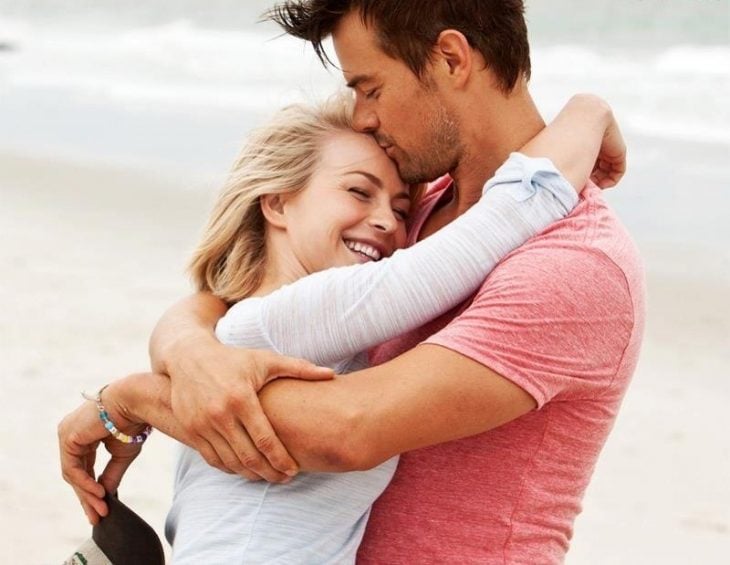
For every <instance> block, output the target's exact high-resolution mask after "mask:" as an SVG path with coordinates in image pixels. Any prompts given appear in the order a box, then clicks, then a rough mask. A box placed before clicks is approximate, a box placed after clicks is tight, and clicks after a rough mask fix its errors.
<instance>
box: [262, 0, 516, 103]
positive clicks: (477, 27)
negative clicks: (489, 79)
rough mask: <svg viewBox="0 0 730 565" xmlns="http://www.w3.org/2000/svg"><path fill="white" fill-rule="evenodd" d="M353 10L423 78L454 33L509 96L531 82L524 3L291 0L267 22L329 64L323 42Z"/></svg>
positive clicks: (387, 47) (392, 54) (511, 0)
mask: <svg viewBox="0 0 730 565" xmlns="http://www.w3.org/2000/svg"><path fill="white" fill-rule="evenodd" d="M353 10H358V11H359V12H360V16H361V18H362V21H363V22H364V23H366V24H367V25H371V26H373V29H374V30H375V32H376V33H377V37H378V40H379V43H380V48H381V49H382V50H383V52H384V53H385V54H387V55H389V56H390V57H393V58H395V59H400V60H402V61H403V62H404V63H405V64H406V65H408V67H409V68H410V69H411V70H412V71H413V72H414V73H415V74H416V76H418V77H422V76H423V71H424V69H425V67H426V64H427V63H428V61H429V57H430V56H431V53H432V49H433V47H434V45H435V44H436V40H437V39H438V36H439V34H440V33H441V32H442V31H444V30H445V29H454V30H457V31H460V32H461V33H463V34H464V36H465V37H466V39H467V40H468V41H469V44H470V45H471V46H472V47H473V48H474V49H476V50H477V51H479V52H480V53H481V54H482V56H483V57H484V60H485V61H486V64H487V66H488V67H489V68H490V69H491V70H492V72H493V73H494V74H495V76H496V77H497V79H498V80H499V84H500V87H501V89H502V90H503V91H504V92H506V93H508V92H511V91H512V89H513V88H514V87H515V84H516V83H517V81H518V80H519V79H520V78H521V76H524V77H525V78H527V79H529V78H530V46H529V43H528V41H527V25H526V24H525V17H524V13H525V6H524V2H523V1H522V0H289V1H286V2H283V3H281V4H278V5H277V6H275V7H274V8H272V9H271V10H270V11H269V12H268V13H267V14H266V17H267V18H269V19H271V20H273V21H275V22H277V23H278V24H279V25H281V27H283V28H284V30H285V31H286V32H287V33H288V34H290V35H293V36H295V37H299V38H301V39H305V40H307V41H309V42H311V43H312V46H313V47H314V50H315V52H316V53H317V56H318V57H319V58H320V60H321V61H322V63H323V64H324V65H327V64H328V63H330V60H329V58H328V56H327V54H326V53H325V51H324V47H323V46H322V42H323V41H324V39H325V38H326V37H327V36H329V35H331V34H332V31H333V30H334V29H335V27H336V26H337V24H338V23H339V21H340V19H341V18H342V17H343V16H345V15H346V14H348V13H350V12H351V11H353Z"/></svg>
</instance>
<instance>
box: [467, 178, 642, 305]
mask: <svg viewBox="0 0 730 565" xmlns="http://www.w3.org/2000/svg"><path fill="white" fill-rule="evenodd" d="M644 293H645V290H644V272H643V264H642V261H641V257H640V255H639V251H638V249H637V247H636V245H635V243H634V241H633V239H632V238H631V236H630V235H629V233H628V231H627V230H626V228H625V227H624V226H623V224H622V223H621V222H620V220H619V219H618V217H617V216H616V214H615V213H614V212H613V211H612V210H611V209H610V208H609V207H608V205H607V204H606V203H605V202H604V201H603V199H602V198H601V195H600V193H599V192H598V191H596V192H594V193H589V194H587V195H586V197H584V198H582V199H581V202H580V204H579V205H578V207H576V209H575V210H574V211H573V212H572V213H571V214H570V215H569V216H568V217H566V218H564V219H563V220H560V221H558V222H555V223H554V224H553V225H551V226H550V227H549V228H547V229H546V230H545V231H543V232H542V233H541V234H539V235H537V236H536V237H534V238H532V239H531V240H529V241H528V242H527V243H525V244H524V245H523V246H522V247H519V248H518V249H516V250H515V251H513V252H512V253H511V254H510V255H508V256H507V257H506V258H505V259H504V260H503V261H502V262H501V263H500V264H499V265H498V266H497V267H496V268H495V270H494V271H493V272H492V274H491V275H490V276H489V277H488V278H487V279H486V280H485V282H484V284H483V285H482V286H481V288H480V289H479V291H478V292H477V294H476V297H475V299H474V302H473V304H474V305H479V304H485V303H494V302H495V301H496V302H497V303H499V304H505V300H504V299H505V297H513V298H514V303H515V304H517V303H520V302H521V301H523V300H525V301H529V302H530V304H531V305H532V306H533V307H534V308H535V309H536V310H539V309H540V307H544V308H546V309H549V310H554V309H555V308H556V307H558V305H559V304H560V303H561V302H562V303H564V304H567V305H568V306H569V307H571V308H575V307H579V308H578V309H579V310H581V311H583V312H585V311H587V310H589V309H590V308H591V307H596V308H600V307H605V306H609V305H610V306H611V307H615V308H620V309H625V308H626V309H630V310H642V309H643V307H644V306H643V304H644Z"/></svg>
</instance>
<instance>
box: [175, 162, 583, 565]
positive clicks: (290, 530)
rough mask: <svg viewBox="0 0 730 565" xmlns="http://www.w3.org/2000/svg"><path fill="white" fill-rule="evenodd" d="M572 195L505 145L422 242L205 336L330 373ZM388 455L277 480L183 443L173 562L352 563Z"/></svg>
mask: <svg viewBox="0 0 730 565" xmlns="http://www.w3.org/2000/svg"><path fill="white" fill-rule="evenodd" d="M577 202H578V197H577V194H576V191H575V190H574V189H573V187H572V186H571V185H570V184H569V183H568V182H567V181H566V180H565V179H564V178H563V177H562V176H561V175H560V174H559V172H558V171H557V170H556V169H555V167H554V166H553V165H552V163H551V162H550V161H549V160H547V159H530V158H527V157H525V156H523V155H521V154H519V153H513V154H512V155H511V156H510V158H509V160H508V161H507V162H506V163H505V164H504V165H503V166H502V167H500V169H499V170H498V171H497V173H496V174H495V176H494V178H492V179H491V180H490V181H489V182H488V183H487V184H486V185H485V188H484V191H483V196H482V198H481V199H480V200H479V201H478V202H477V203H476V204H475V205H474V206H472V208H470V209H469V210H468V211H467V212H465V213H464V214H462V215H461V216H460V217H459V218H457V219H456V220H454V221H453V222H451V223H450V224H448V225H447V226H445V227H443V228H442V229H441V230H439V231H438V232H436V233H435V234H433V235H431V236H430V237H428V238H427V239H425V240H423V241H421V242H419V243H417V244H416V245H413V246H412V247H410V248H408V249H403V250H399V251H396V252H395V253H394V254H393V255H392V256H391V257H390V258H385V259H382V260H380V261H378V262H371V263H366V264H360V265H353V266H350V267H340V268H333V269H329V270H326V271H322V272H319V273H315V274H313V275H310V276H307V277H304V278H302V279H299V280H297V281H296V282H294V283H292V284H289V285H286V286H283V287H282V288H280V289H278V290H276V291H274V292H272V293H271V294H269V295H267V296H263V297H252V298H248V299H245V300H242V301H241V302H239V303H237V304H235V305H234V306H232V307H231V308H230V310H229V311H228V313H227V314H226V315H225V316H224V317H223V318H222V319H221V320H220V321H219V323H218V326H217V328H216V334H217V336H218V338H219V339H220V340H221V341H222V342H223V343H225V344H228V345H233V346H238V347H246V348H255V349H270V350H272V351H276V352H278V353H281V354H284V355H289V356H296V357H303V358H306V359H309V360H311V361H313V362H315V363H317V364H320V365H327V366H330V367H332V368H334V369H335V371H336V372H337V373H340V374H344V373H348V372H352V371H354V370H358V369H361V368H364V367H365V366H366V357H365V355H364V354H363V353H362V352H364V351H365V350H367V349H368V348H370V347H372V346H374V345H377V344H379V343H382V342H384V341H387V340H388V339H391V338H393V337H396V336H397V335H400V334H401V333H405V332H407V331H410V330H413V329H415V328H417V327H419V326H420V325H422V324H424V323H425V322H427V321H429V320H431V319H433V318H435V317H437V316H438V315H440V314H442V313H444V312H446V311H448V310H449V309H451V308H453V307H454V306H456V305H457V304H459V303H460V302H462V301H463V300H465V299H466V298H467V297H468V296H469V295H471V294H473V292H474V291H475V290H476V289H477V288H478V286H479V285H480V284H481V283H482V282H483V281H484V279H485V278H486V276H487V274H489V272H490V271H491V270H492V269H493V268H494V267H495V265H496V264H497V263H498V262H499V261H500V260H501V259H502V258H503V257H504V256H506V255H507V254H508V253H509V252H510V251H512V250H513V249H515V248H516V247H518V246H519V245H521V244H523V243H524V242H525V241H527V240H528V239H529V238H530V237H533V236H535V235H537V234H538V233H540V232H541V231H542V230H544V229H545V228H546V227H547V226H548V225H549V224H551V223H552V222H554V221H556V220H558V219H560V218H562V217H564V216H565V215H567V214H568V213H569V212H570V211H571V210H572V209H573V208H574V207H575V205H576V204H577ZM294 417H295V416H294ZM396 464H397V458H393V459H390V460H389V461H386V462H385V463H383V464H381V465H379V466H377V467H375V468H373V469H370V470H368V471H358V472H350V473H302V474H300V475H299V476H297V477H296V478H295V479H294V480H293V481H292V482H291V483H289V484H286V485H282V484H269V483H265V482H252V481H247V480H245V479H243V478H241V477H238V476H232V475H228V474H225V473H222V472H220V471H218V470H217V469H215V468H213V467H210V466H208V465H207V464H206V463H205V461H204V460H203V459H202V458H201V457H200V455H199V454H198V453H197V452H196V451H194V450H192V449H189V448H183V449H182V452H181V455H180V457H179V460H178V465H177V471H176V477H175V497H174V501H173V505H172V508H171V510H170V513H169V514H168V518H167V523H166V534H167V538H168V540H169V541H170V543H171V544H172V545H173V562H174V563H203V562H207V563H252V564H253V563H256V564H258V563H282V564H283V563H286V564H292V563H311V564H318V565H319V564H323V563H333V564H334V563H337V564H340V563H354V561H355V555H356V552H357V547H358V545H359V543H360V540H361V538H362V535H363V532H364V529H365V524H366V521H367V517H368V514H369V510H370V506H371V504H372V503H373V502H374V501H375V499H376V498H377V497H378V496H379V495H380V494H381V492H382V491H383V490H384V489H385V487H386V486H387V484H388V482H389V481H390V479H391V477H392V475H393V472H394V471H395V467H396Z"/></svg>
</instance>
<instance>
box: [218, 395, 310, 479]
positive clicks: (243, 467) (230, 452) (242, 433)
mask: <svg viewBox="0 0 730 565" xmlns="http://www.w3.org/2000/svg"><path fill="white" fill-rule="evenodd" d="M253 396H254V398H256V401H255V403H247V404H245V405H244V406H243V408H242V410H240V411H235V412H231V413H229V416H228V418H226V419H224V420H222V419H214V420H213V422H214V426H215V427H216V431H217V432H218V436H217V437H209V438H208V439H209V440H210V441H211V444H213V448H214V449H215V450H216V452H217V453H218V455H219V457H220V458H221V459H222V460H223V463H224V464H225V466H226V467H227V468H228V469H230V470H232V471H234V472H235V473H237V474H239V475H240V474H244V472H246V471H248V472H250V473H253V474H255V475H257V476H258V477H259V478H262V479H264V480H266V481H269V482H277V483H278V482H284V481H286V480H287V479H288V478H289V477H290V476H293V475H296V473H297V470H298V469H297V465H296V462H295V461H294V460H293V459H292V458H291V457H290V456H289V454H288V453H287V452H286V449H284V445H283V444H282V443H281V442H280V441H279V440H278V438H277V437H276V435H275V434H274V430H273V428H271V425H270V424H269V422H268V420H267V419H266V416H265V415H264V413H263V411H262V409H261V405H260V404H259V403H258V398H257V397H256V396H255V395H253ZM254 407H255V408H254ZM255 409H257V411H258V413H257V416H258V419H257V420H256V421H257V423H256V424H255V425H253V426H251V425H250V424H249V422H250V420H251V417H252V416H253V411H254V410H255ZM233 414H241V415H242V419H243V420H244V423H243V425H242V424H241V423H240V422H239V421H238V420H237V419H235V418H234V417H233ZM262 426H263V428H264V429H266V428H268V430H269V435H268V436H267V437H266V438H264V439H262V438H263V436H252V434H253V430H254V429H257V430H260V429H262ZM252 437H258V439H259V443H258V445H257V444H256V443H255V442H254V441H253V439H252ZM267 442H268V443H267ZM259 446H261V447H259ZM262 448H263V449H262ZM271 453H274V457H275V458H276V459H277V461H279V462H280V463H279V464H280V465H281V466H282V467H283V468H284V469H285V470H286V471H287V472H282V471H281V470H280V469H279V468H277V467H274V465H273V464H272V463H271V460H270V459H269V454H271Z"/></svg>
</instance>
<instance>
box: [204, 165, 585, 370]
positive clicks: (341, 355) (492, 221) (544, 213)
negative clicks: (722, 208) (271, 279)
mask: <svg viewBox="0 0 730 565" xmlns="http://www.w3.org/2000/svg"><path fill="white" fill-rule="evenodd" d="M577 203H578V195H577V194H576V191H575V189H574V188H573V187H572V186H571V185H570V183H569V182H568V181H567V180H565V179H564V178H563V176H562V175H561V174H560V173H559V172H558V170H557V169H556V168H555V166H554V165H553V164H552V162H551V161H550V160H549V159H545V158H528V157H526V156H524V155H522V154H520V153H513V154H512V155H510V158H509V159H508V160H507V161H506V163H505V164H504V165H502V167H500V168H499V169H498V170H497V172H496V173H495V176H494V177H493V178H492V179H491V180H490V181H489V182H487V184H486V185H485V187H484V191H483V195H482V197H481V199H480V200H479V201H478V202H477V203H476V204H474V206H472V207H471V208H470V209H469V210H468V211H467V212H465V213H464V214H462V215H461V216H459V217H458V218H457V219H455V220H454V221H452V222H451V223H449V224H448V225H446V226H444V227H443V228H441V229H440V230H439V231H438V232H436V233H434V234H433V235H431V236H430V237H428V238H426V239H424V240H423V241H420V242H418V243H417V244H415V245H413V246H411V247H409V248H407V249H401V250H398V251H396V252H395V253H394V254H393V255H392V256H391V257H389V258H385V259H381V260H380V261H377V262H371V263H365V264H360V265H353V266H349V267H340V268H333V269H328V270H326V271H322V272H319V273H314V274H312V275H309V276H307V277H304V278H302V279H299V280H297V281H296V282H294V283H292V284H289V285H287V286H284V287H282V288H280V289H278V290H277V291H275V292H273V293H271V294H269V295H268V296H265V297H263V298H261V299H260V300H261V303H260V304H259V306H260V308H255V310H256V312H257V314H258V315H257V316H256V318H258V319H257V320H252V318H251V314H252V312H251V309H247V308H243V309H236V308H235V307H234V308H232V309H231V310H230V311H229V313H228V314H226V316H225V317H224V318H222V319H221V321H220V322H219V326H218V328H217V333H218V336H219V338H220V339H221V340H222V341H225V342H229V343H236V342H240V340H238V339H236V337H237V336H238V337H240V336H241V334H248V333H250V332H251V330H252V329H253V328H252V327H251V324H254V325H255V326H258V327H257V328H256V332H257V333H258V332H259V331H260V332H263V334H264V335H265V336H266V341H268V342H269V343H270V344H271V346H272V347H273V348H274V349H275V350H278V351H280V352H282V353H285V354H287V355H292V356H297V357H303V358H305V359H308V360H310V361H312V362H314V363H317V364H321V365H329V364H332V363H334V362H336V361H339V360H342V359H346V358H348V357H351V356H353V355H355V354H356V353H359V352H361V351H364V350H366V349H369V348H370V347H373V346H374V345H377V344H379V343H382V342H384V341H387V340H389V339H391V338H393V337H396V336H398V335H400V334H402V333H405V332H407V331H409V330H412V329H415V328H417V327H419V326H421V325H423V324H424V323H426V322H427V321H429V320H431V319H433V318H435V317H437V316H438V315H440V314H442V313H444V312H446V311H448V310H450V309H451V308H453V307H454V306H456V305H457V304H459V303H460V302H462V301H463V300H465V299H466V298H468V297H469V295H471V294H472V293H473V292H474V291H475V290H476V289H477V288H478V287H479V285H480V284H481V283H482V282H483V281H484V279H485V278H486V277H487V275H488V274H489V273H490V272H491V271H492V269H493V268H494V267H495V266H496V265H497V263H498V262H499V261H500V260H501V259H503V258H504V257H505V256H506V255H507V254H509V253H510V252H511V251H512V250H514V249H515V248H517V247H519V246H520V245H522V244H523V243H525V242H526V241H527V240H528V239H530V238H531V237H533V236H535V235H537V234H538V233H540V232H541V231H543V230H544V229H545V228H547V227H548V226H549V225H550V224H551V223H553V222H555V221H557V220H559V219H561V218H563V217H565V216H566V215H567V214H569V213H570V212H571V211H572V209H573V208H574V207H575V206H576V204H577ZM237 312H240V314H241V315H240V316H238V315H237Z"/></svg>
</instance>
